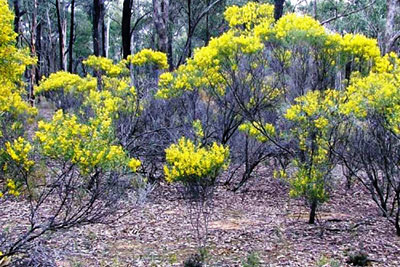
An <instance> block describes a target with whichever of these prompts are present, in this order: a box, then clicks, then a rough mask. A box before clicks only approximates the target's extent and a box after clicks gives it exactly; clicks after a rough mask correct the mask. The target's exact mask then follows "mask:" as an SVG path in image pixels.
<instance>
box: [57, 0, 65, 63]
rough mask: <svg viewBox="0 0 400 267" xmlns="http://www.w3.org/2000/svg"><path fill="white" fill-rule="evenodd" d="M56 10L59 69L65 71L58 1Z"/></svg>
mask: <svg viewBox="0 0 400 267" xmlns="http://www.w3.org/2000/svg"><path fill="white" fill-rule="evenodd" d="M56 10H57V27H58V39H59V53H60V69H61V70H65V62H64V53H65V46H64V27H63V20H62V18H61V7H60V0H56Z"/></svg>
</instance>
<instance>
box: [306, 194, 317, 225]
mask: <svg viewBox="0 0 400 267" xmlns="http://www.w3.org/2000/svg"><path fill="white" fill-rule="evenodd" d="M317 204H318V203H317V201H316V200H313V201H312V203H311V210H310V218H309V220H308V223H309V224H314V223H315V215H316V212H317Z"/></svg>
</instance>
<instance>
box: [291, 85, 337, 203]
mask: <svg viewBox="0 0 400 267" xmlns="http://www.w3.org/2000/svg"><path fill="white" fill-rule="evenodd" d="M340 100H341V94H340V92H339V91H336V90H326V91H310V92H308V93H307V94H305V95H304V96H300V97H298V98H296V99H295V102H296V104H294V105H292V106H291V107H290V108H289V109H287V111H286V113H285V118H286V119H287V120H289V121H290V122H291V123H293V126H294V127H293V126H292V127H291V128H292V129H291V135H292V136H293V137H294V140H297V143H298V144H297V145H298V152H297V154H298V156H296V157H294V159H293V165H294V167H295V168H296V170H295V171H294V173H293V175H292V177H289V178H290V179H289V183H290V185H291V190H290V195H291V196H292V197H300V196H304V197H306V199H307V200H309V201H310V202H315V203H323V202H324V201H326V200H327V198H328V193H327V191H326V190H327V188H328V186H329V179H328V178H329V175H330V172H331V170H332V168H333V167H334V164H333V163H332V151H331V148H332V146H333V143H334V142H335V141H336V140H335V135H334V134H333V133H332V132H333V131H334V127H335V124H337V123H339V122H338V121H337V120H336V115H337V114H338V113H337V111H338V108H339V105H340Z"/></svg>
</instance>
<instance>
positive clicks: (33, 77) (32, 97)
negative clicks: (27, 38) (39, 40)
mask: <svg viewBox="0 0 400 267" xmlns="http://www.w3.org/2000/svg"><path fill="white" fill-rule="evenodd" d="M37 8H38V3H37V0H33V10H32V24H31V54H32V56H34V57H35V56H36V34H37V31H36V30H37ZM35 84H36V66H35V65H32V66H31V80H30V85H29V102H30V103H31V105H32V106H33V105H34V103H35V94H34V91H33V90H34V88H35Z"/></svg>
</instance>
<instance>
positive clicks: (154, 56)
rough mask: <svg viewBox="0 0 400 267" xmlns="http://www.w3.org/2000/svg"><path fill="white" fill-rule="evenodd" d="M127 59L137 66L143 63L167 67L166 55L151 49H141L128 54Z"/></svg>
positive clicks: (162, 67) (160, 67)
mask: <svg viewBox="0 0 400 267" xmlns="http://www.w3.org/2000/svg"><path fill="white" fill-rule="evenodd" d="M127 61H128V62H129V63H131V64H132V65H134V66H139V67H140V66H143V65H144V64H154V65H156V66H157V67H158V68H159V69H168V61H167V55H166V54H165V53H162V52H158V51H153V50H151V49H143V50H141V51H140V52H138V53H136V54H134V55H129V56H128V58H127Z"/></svg>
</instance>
